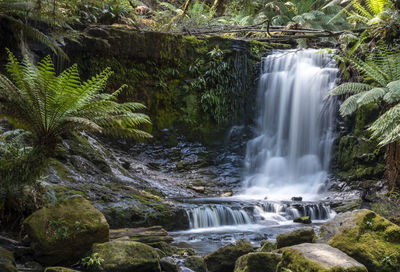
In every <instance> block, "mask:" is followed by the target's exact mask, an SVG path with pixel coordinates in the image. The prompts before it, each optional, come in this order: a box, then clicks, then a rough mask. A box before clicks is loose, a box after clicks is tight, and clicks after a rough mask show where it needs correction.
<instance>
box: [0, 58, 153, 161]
mask: <svg viewBox="0 0 400 272" xmlns="http://www.w3.org/2000/svg"><path fill="white" fill-rule="evenodd" d="M8 55H9V62H8V64H7V66H6V68H7V72H8V73H9V74H10V76H11V79H12V80H13V81H14V82H12V81H11V80H10V79H8V78H7V77H6V76H5V75H0V114H1V115H2V116H4V117H6V118H7V119H8V120H10V121H11V122H13V123H14V124H15V125H16V126H19V127H23V128H24V129H26V130H28V131H30V132H31V133H32V136H33V140H34V141H33V146H34V151H40V150H43V151H44V155H45V156H46V157H50V156H52V155H53V152H54V150H55V147H56V145H57V144H58V143H59V142H60V140H61V136H62V135H63V134H64V133H68V132H71V131H80V130H88V131H94V132H101V133H105V134H110V135H114V136H119V137H131V138H132V137H133V138H148V137H151V135H150V134H148V133H147V132H144V131H143V130H140V129H139V127H140V126H141V125H144V124H150V120H149V117H148V116H147V115H145V114H142V113H134V111H136V110H142V109H144V108H145V106H144V105H142V104H140V103H136V102H129V103H121V104H120V103H118V102H117V101H116V99H117V97H118V95H119V94H120V93H121V92H122V91H123V89H124V87H126V86H125V85H123V86H122V87H121V88H120V89H118V90H117V91H115V92H113V93H111V94H107V93H101V91H103V90H104V88H105V87H106V83H107V80H108V78H109V77H110V76H111V75H112V72H111V71H110V69H109V68H106V69H105V70H104V71H103V72H102V73H100V74H98V75H96V76H94V77H92V78H91V79H90V80H88V81H86V82H84V83H81V81H80V78H79V73H78V69H77V65H73V66H71V67H70V68H68V69H66V70H65V71H64V72H62V73H61V74H59V75H58V76H57V75H56V74H55V70H54V65H53V62H52V60H51V58H50V57H46V58H44V59H43V60H42V61H40V62H39V63H38V64H37V66H34V65H33V64H32V63H30V62H29V60H28V58H27V57H25V58H24V61H23V62H22V63H19V62H18V60H17V59H16V58H15V57H14V55H13V54H12V53H11V52H10V51H8ZM41 152H42V151H41Z"/></svg>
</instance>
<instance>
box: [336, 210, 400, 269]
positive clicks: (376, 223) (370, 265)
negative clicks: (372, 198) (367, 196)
mask: <svg viewBox="0 0 400 272" xmlns="http://www.w3.org/2000/svg"><path fill="white" fill-rule="evenodd" d="M399 233H400V227H399V226H397V225H395V224H393V223H391V222H390V221H389V220H387V219H385V218H383V217H381V216H379V215H377V214H376V213H374V212H372V211H369V210H362V211H360V212H358V213H357V215H356V217H355V218H354V219H353V221H352V225H351V226H349V227H347V228H345V229H344V230H343V231H340V232H338V233H337V234H336V235H335V236H334V237H333V238H332V239H331V240H330V241H329V244H330V245H331V246H333V247H336V248H338V249H340V250H341V251H343V252H345V253H346V254H348V255H349V256H351V257H353V258H354V259H356V260H357V261H359V262H360V263H362V264H364V265H365V266H366V267H367V269H368V271H370V272H375V271H376V272H378V271H385V272H395V271H399V270H400V242H399V240H398V238H399V237H400V236H399Z"/></svg>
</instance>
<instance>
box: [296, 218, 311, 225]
mask: <svg viewBox="0 0 400 272" xmlns="http://www.w3.org/2000/svg"><path fill="white" fill-rule="evenodd" d="M293 222H295V223H302V224H311V223H312V222H311V219H310V217H309V216H302V217H296V218H295V219H293Z"/></svg>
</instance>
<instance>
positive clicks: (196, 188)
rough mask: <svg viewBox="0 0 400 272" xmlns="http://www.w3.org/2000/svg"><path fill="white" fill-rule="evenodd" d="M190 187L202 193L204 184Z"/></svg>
mask: <svg viewBox="0 0 400 272" xmlns="http://www.w3.org/2000/svg"><path fill="white" fill-rule="evenodd" d="M191 189H193V190H194V191H196V192H198V193H204V192H205V190H206V188H205V187H204V186H191Z"/></svg>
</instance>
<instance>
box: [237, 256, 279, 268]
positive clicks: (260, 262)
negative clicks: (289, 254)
mask: <svg viewBox="0 0 400 272" xmlns="http://www.w3.org/2000/svg"><path fill="white" fill-rule="evenodd" d="M281 258H282V256H281V255H280V254H277V253H269V252H253V253H249V254H246V255H243V256H241V257H240V258H239V259H237V260H236V264H235V272H275V271H276V266H277V265H278V263H279V262H280V261H281Z"/></svg>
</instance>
